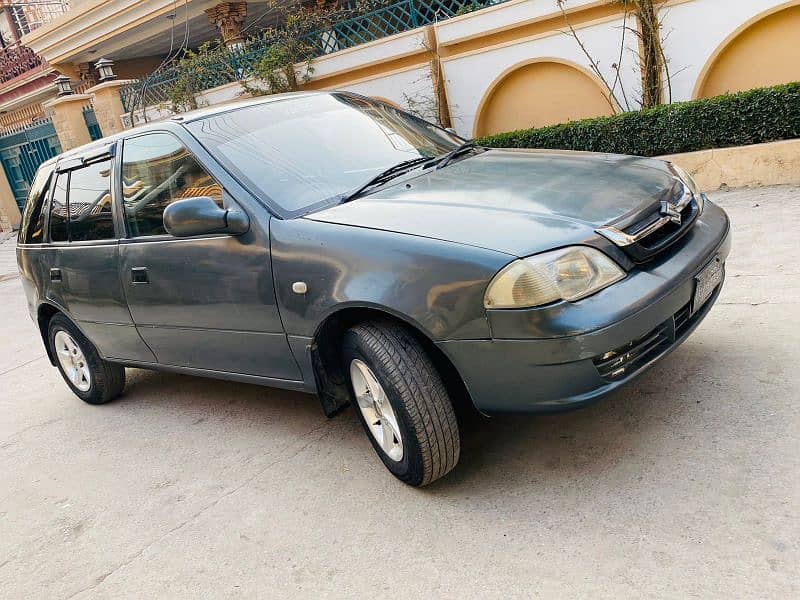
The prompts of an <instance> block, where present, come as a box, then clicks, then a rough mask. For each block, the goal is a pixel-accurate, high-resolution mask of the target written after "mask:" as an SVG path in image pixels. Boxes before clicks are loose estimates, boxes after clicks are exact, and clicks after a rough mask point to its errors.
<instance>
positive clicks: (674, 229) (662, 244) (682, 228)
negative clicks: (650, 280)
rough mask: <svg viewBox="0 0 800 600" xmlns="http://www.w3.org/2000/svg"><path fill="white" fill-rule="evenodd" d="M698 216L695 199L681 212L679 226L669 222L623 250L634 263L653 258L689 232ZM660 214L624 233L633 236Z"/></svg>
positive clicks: (655, 214)
mask: <svg viewBox="0 0 800 600" xmlns="http://www.w3.org/2000/svg"><path fill="white" fill-rule="evenodd" d="M699 216H700V206H699V204H698V202H697V200H696V199H693V200H692V201H691V202H690V203H689V204H688V205H686V206H685V207H684V209H683V210H682V211H681V224H680V225H677V224H675V223H673V222H672V221H670V222H669V223H667V224H666V225H663V226H661V227H659V228H658V229H656V230H655V231H654V232H653V233H651V234H650V235H648V236H646V237H644V238H642V239H641V240H639V241H638V242H636V243H634V244H630V245H629V246H625V247H624V248H623V250H624V251H625V253H626V254H627V255H628V256H630V257H631V258H632V259H633V261H634V262H637V263H643V262H647V261H648V260H651V259H653V258H655V257H656V256H657V255H658V254H660V253H661V252H663V251H664V250H666V249H667V248H668V247H670V246H672V245H673V244H674V243H675V242H677V241H678V240H680V239H681V238H682V237H683V236H684V235H685V234H687V233H688V232H689V230H690V229H691V227H692V225H694V222H695V221H696V220H697V217H699ZM660 217H661V214H660V213H658V212H656V213H654V214H651V215H649V216H648V217H647V218H646V219H645V220H643V221H640V222H639V223H636V224H634V225H633V226H632V227H630V228H628V229H626V230H625V232H626V233H629V234H632V235H634V234H635V233H636V232H637V231H641V230H642V229H644V228H645V227H646V226H647V225H649V224H650V223H652V222H653V221H655V220H657V219H659V218H660Z"/></svg>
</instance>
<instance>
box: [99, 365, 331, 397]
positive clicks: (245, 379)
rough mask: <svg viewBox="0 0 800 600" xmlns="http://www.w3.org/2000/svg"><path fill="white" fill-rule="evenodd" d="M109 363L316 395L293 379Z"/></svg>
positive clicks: (188, 368) (189, 368)
mask: <svg viewBox="0 0 800 600" xmlns="http://www.w3.org/2000/svg"><path fill="white" fill-rule="evenodd" d="M108 361H109V362H114V363H116V364H118V365H122V366H123V367H131V368H134V369H149V370H151V371H164V372H167V373H180V374H182V375H194V376H196V377H209V378H211V379H221V380H223V381H236V382H239V383H252V384H255V385H263V386H267V387H274V388H280V389H283V390H293V391H296V392H306V393H308V394H316V390H314V389H309V387H308V385H306V383H305V382H304V381H295V380H293V379H276V378H273V377H262V376H259V375H246V374H244V373H230V372H228V371H213V370H208V369H195V368H192V367H178V366H174V365H162V364H159V363H149V362H137V361H129V360H126V361H120V360H115V359H113V358H109V359H108Z"/></svg>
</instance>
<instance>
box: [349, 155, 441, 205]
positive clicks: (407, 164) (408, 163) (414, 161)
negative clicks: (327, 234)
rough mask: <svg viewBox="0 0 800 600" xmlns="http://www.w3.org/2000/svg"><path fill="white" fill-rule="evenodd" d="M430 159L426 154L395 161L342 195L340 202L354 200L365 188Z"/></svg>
mask: <svg viewBox="0 0 800 600" xmlns="http://www.w3.org/2000/svg"><path fill="white" fill-rule="evenodd" d="M432 160H435V159H431V158H430V157H428V156H418V157H417V158H411V159H409V160H404V161H403V162H400V163H397V164H396V165H394V166H391V167H389V168H388V169H386V170H385V171H381V172H380V173H378V174H377V175H375V176H374V177H372V178H370V180H369V181H367V182H366V183H364V184H363V185H361V186H359V187H358V188H356V190H355V191H353V192H350V193H348V194H345V195H344V196H342V200H341V203H342V204H344V203H345V202H349V201H350V200H355V199H356V198H358V197H359V196H360V195H361V194H363V193H364V192H365V191H366V190H367V189H369V188H371V187H373V186H376V185H380V184H382V183H385V182H387V181H389V180H390V179H394V178H395V177H399V176H400V175H403V174H404V173H407V172H408V171H410V170H411V168H412V167H415V166H417V165H418V164H420V163H425V162H431V161H432Z"/></svg>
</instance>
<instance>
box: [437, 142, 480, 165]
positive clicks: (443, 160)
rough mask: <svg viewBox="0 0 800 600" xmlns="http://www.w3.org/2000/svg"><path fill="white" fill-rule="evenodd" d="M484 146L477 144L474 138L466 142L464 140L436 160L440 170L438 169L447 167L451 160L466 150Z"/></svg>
mask: <svg viewBox="0 0 800 600" xmlns="http://www.w3.org/2000/svg"><path fill="white" fill-rule="evenodd" d="M482 148H483V146H479V145H478V144H476V143H475V142H473V141H472V140H467V141H466V142H464V143H462V144H461V145H459V146H458V147H457V148H455V149H453V150H451V151H450V152H448V153H447V154H445V155H444V156H442V157H441V158H439V159H438V160H437V161H436V168H437V170H438V169H442V168H444V167H446V166H447V165H449V164H450V163H451V162H453V159H454V158H456V157H457V156H460V155H462V154H464V153H465V152H467V151H469V150H476V149H482Z"/></svg>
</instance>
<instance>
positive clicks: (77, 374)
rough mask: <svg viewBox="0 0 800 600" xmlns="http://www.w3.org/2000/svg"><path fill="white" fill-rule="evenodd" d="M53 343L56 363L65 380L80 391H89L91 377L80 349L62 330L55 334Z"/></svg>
mask: <svg viewBox="0 0 800 600" xmlns="http://www.w3.org/2000/svg"><path fill="white" fill-rule="evenodd" d="M54 342H55V347H56V356H57V357H58V362H59V364H60V365H61V369H62V370H63V371H64V373H65V374H66V376H67V379H69V380H70V382H71V383H72V385H74V386H75V387H76V388H78V389H79V390H80V391H82V392H87V391H89V388H90V387H92V375H91V373H90V372H89V365H88V364H87V363H86V357H85V356H84V354H83V350H81V347H80V346H79V345H78V343H77V342H76V341H75V340H74V339H73V338H72V336H71V335H70V334H68V333H67V332H66V331H64V330H61V331H58V332H56V335H55V336H54Z"/></svg>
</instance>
